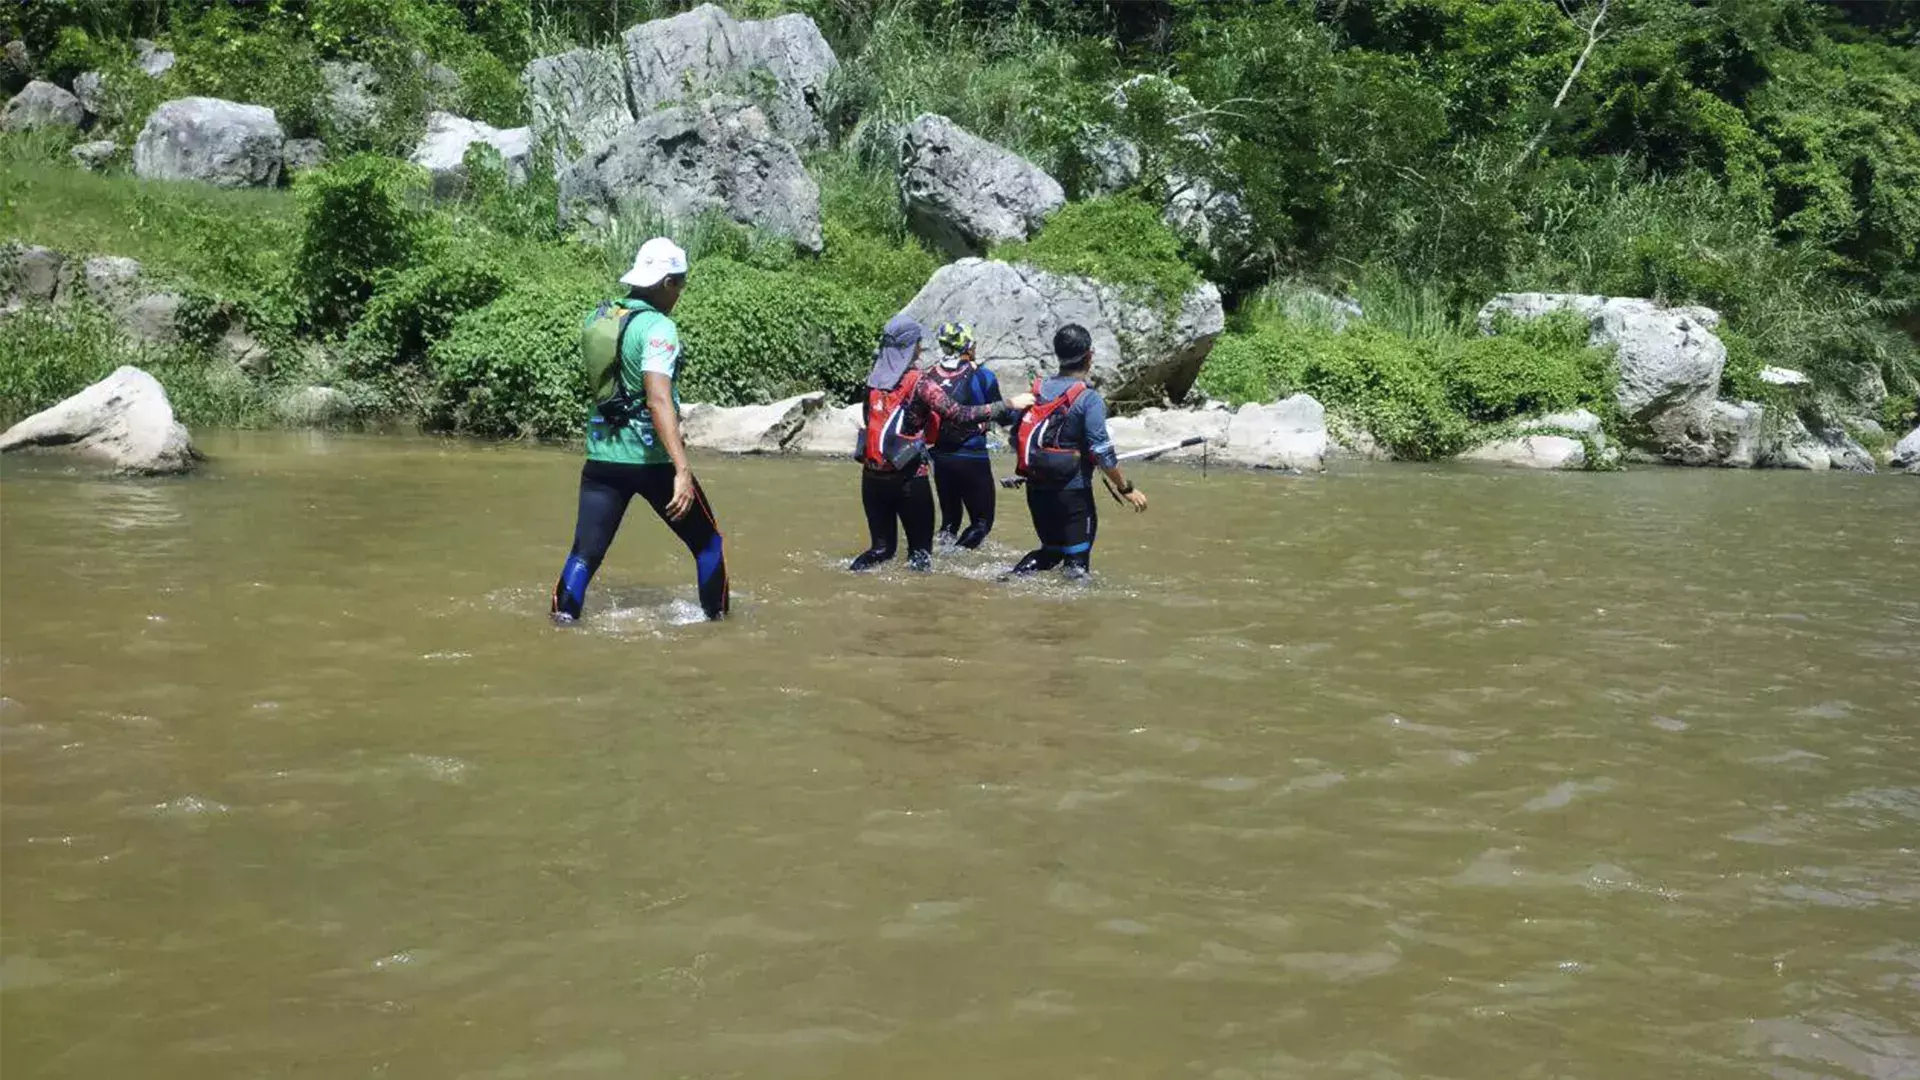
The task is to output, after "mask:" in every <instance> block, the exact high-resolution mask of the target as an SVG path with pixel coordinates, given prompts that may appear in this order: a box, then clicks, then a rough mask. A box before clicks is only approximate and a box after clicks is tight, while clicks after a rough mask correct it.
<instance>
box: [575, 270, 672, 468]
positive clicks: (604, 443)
mask: <svg viewBox="0 0 1920 1080" xmlns="http://www.w3.org/2000/svg"><path fill="white" fill-rule="evenodd" d="M617 303H618V304H619V306H620V307H622V308H625V309H627V310H628V311H631V312H633V313H634V314H633V315H632V317H631V318H630V319H629V320H628V322H627V328H626V332H625V333H624V334H623V335H622V336H621V339H620V374H621V378H622V379H624V380H625V381H626V386H627V389H628V391H629V392H630V393H631V394H632V395H633V396H634V398H635V399H636V400H638V401H645V399H646V393H647V390H646V382H645V380H644V379H643V378H642V376H644V375H647V374H649V373H651V374H655V375H665V376H666V377H667V378H668V380H670V381H671V382H672V384H673V409H674V413H675V415H678V414H679V411H680V329H679V328H678V327H676V326H674V325H673V320H672V319H670V318H668V317H667V316H665V315H663V314H661V313H660V312H658V311H656V310H654V309H653V308H652V307H651V306H649V305H648V304H647V303H646V302H645V301H642V300H620V301H617ZM593 318H594V316H593V315H591V314H589V315H588V316H587V322H588V323H591V322H592V321H593ZM587 460H588V461H607V462H614V463H616V464H622V465H665V464H669V463H671V462H672V461H673V459H672V458H671V457H668V456H667V450H666V447H664V446H661V445H660V437H659V436H658V435H657V434H656V433H655V432H654V430H653V416H652V414H650V413H649V412H647V410H646V409H644V408H642V409H641V410H640V411H639V412H638V413H637V414H636V415H635V416H634V418H633V419H632V420H630V421H628V422H627V423H624V424H609V423H607V421H606V420H605V419H604V418H603V417H601V416H599V415H598V414H597V413H596V414H595V415H593V416H591V417H589V418H588V419H587Z"/></svg>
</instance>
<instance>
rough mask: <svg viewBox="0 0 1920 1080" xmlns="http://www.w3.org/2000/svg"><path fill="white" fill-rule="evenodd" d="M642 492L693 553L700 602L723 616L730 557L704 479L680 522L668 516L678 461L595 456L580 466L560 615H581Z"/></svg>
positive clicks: (557, 594)
mask: <svg viewBox="0 0 1920 1080" xmlns="http://www.w3.org/2000/svg"><path fill="white" fill-rule="evenodd" d="M636 495H638V496H639V497H640V498H642V499H645V500H646V501H647V505H649V506H651V507H653V512H654V513H656V514H658V515H660V520H661V521H665V522H666V523H667V527H668V528H670V529H672V530H673V532H674V535H675V536H678V537H679V538H680V542H681V543H683V544H685V545H687V550H688V551H690V552H692V553H693V562H694V566H695V568H696V569H697V572H698V577H699V581H700V607H701V609H702V610H704V611H705V612H706V613H707V618H709V619H718V618H719V617H721V616H722V615H725V614H726V613H727V606H728V602H729V596H728V591H727V559H726V554H725V552H724V550H723V544H722V540H721V536H720V526H719V523H718V522H716V521H715V520H714V516H713V507H712V505H711V504H709V503H708V502H707V493H706V492H705V491H703V490H701V488H700V482H699V481H698V480H695V481H694V482H693V506H692V507H690V508H689V509H688V510H687V512H686V513H685V514H683V515H681V517H680V520H679V521H670V520H668V519H667V503H669V502H671V501H672V500H673V466H672V465H621V464H615V463H613V462H606V461H589V462H587V464H586V467H584V468H582V469H581V470H580V515H579V517H578V518H577V519H575V522H574V526H573V551H572V552H570V553H569V554H568V555H567V565H566V566H565V567H564V568H563V569H562V570H561V571H560V580H559V582H558V583H556V584H555V585H554V587H553V612H554V614H555V615H566V616H570V617H572V618H575V619H577V618H579V617H580V609H581V608H582V607H583V606H585V604H586V602H587V584H588V583H589V582H591V581H592V580H593V575H594V572H595V571H597V570H599V569H600V561H601V560H602V559H605V558H606V557H607V549H608V548H609V547H611V546H613V534H614V533H616V532H618V531H620V519H621V518H623V517H625V516H626V513H627V504H628V503H629V502H632V501H633V497H634V496H636Z"/></svg>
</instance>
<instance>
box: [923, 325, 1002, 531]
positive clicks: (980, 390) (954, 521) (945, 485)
mask: <svg viewBox="0 0 1920 1080" xmlns="http://www.w3.org/2000/svg"><path fill="white" fill-rule="evenodd" d="M934 339H935V341H937V342H938V343H939V346H940V358H939V360H938V361H936V362H935V363H934V365H933V367H931V368H929V369H928V371H927V378H928V379H930V380H932V381H933V382H934V383H937V384H938V385H939V387H940V389H942V390H945V391H946V392H947V396H948V397H950V398H952V399H953V400H954V401H955V402H957V403H958V404H961V405H990V404H992V403H993V402H996V401H999V400H1001V396H1000V380H999V379H997V378H995V377H994V374H993V372H992V371H989V370H988V369H987V368H985V367H982V366H981V365H980V363H979V361H978V360H977V359H976V358H975V355H974V347H973V328H972V327H969V326H968V325H967V324H965V323H959V322H948V323H942V324H941V325H940V330H939V332H938V333H937V334H936V335H935V338H934ZM987 423H988V422H987V421H985V420H976V421H972V422H963V423H947V422H945V421H941V422H940V423H939V424H938V425H937V427H936V430H935V432H934V440H933V446H932V451H933V454H932V456H933V486H934V490H935V491H936V493H937V494H938V495H939V498H940V532H939V536H940V539H941V540H942V541H944V542H946V543H948V544H952V545H955V546H956V547H963V548H976V547H979V546H980V542H981V541H982V540H985V539H986V538H987V534H988V533H989V532H991V531H993V508H994V489H995V488H996V487H998V486H999V485H998V484H997V483H996V482H995V481H994V478H993V464H992V463H991V462H989V461H988V460H987ZM963 510H964V512H965V515H966V517H967V518H969V519H971V520H970V521H969V522H968V524H967V527H966V530H965V531H964V532H963V531H961V528H960V522H961V514H962V512H963Z"/></svg>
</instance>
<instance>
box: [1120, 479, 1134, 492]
mask: <svg viewBox="0 0 1920 1080" xmlns="http://www.w3.org/2000/svg"><path fill="white" fill-rule="evenodd" d="M1120 494H1122V495H1131V494H1133V481H1131V480H1129V481H1127V482H1126V483H1125V484H1122V485H1121V487H1120Z"/></svg>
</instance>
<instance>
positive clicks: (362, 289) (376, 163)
mask: <svg viewBox="0 0 1920 1080" xmlns="http://www.w3.org/2000/svg"><path fill="white" fill-rule="evenodd" d="M426 188H427V177H426V174H425V172H423V171H422V170H420V169H419V168H418V167H416V166H413V165H410V164H407V163H405V162H400V161H393V160H390V159H387V158H381V157H376V156H374V155H371V154H357V155H354V156H352V157H348V158H343V159H341V160H340V161H338V162H335V163H333V164H331V165H328V166H327V167H326V168H323V169H317V170H315V171H313V172H310V173H307V174H306V175H305V176H302V177H301V178H300V181H299V183H298V185H297V186H296V188H295V194H296V196H297V198H298V201H299V207H300V247H299V255H298V265H299V270H300V276H301V278H302V279H303V282H304V285H305V287H306V289H307V290H308V293H309V295H310V296H311V298H312V304H313V318H314V321H315V323H316V324H317V325H319V326H321V327H323V328H327V329H338V328H342V327H344V326H345V325H346V324H347V323H348V322H350V321H351V320H352V319H353V318H354V316H356V315H357V314H358V313H359V311H360V309H361V307H362V306H364V305H365V304H366V302H367V300H368V299H369V298H370V297H371V296H372V295H373V291H374V284H375V282H376V281H378V280H379V277H380V275H381V274H382V273H384V272H386V271H390V270H395V269H398V268H400V267H402V266H404V265H405V264H406V263H407V261H408V260H409V259H410V258H411V257H412V255H413V250H414V246H415V244H416V243H417V242H418V240H419V234H420V233H421V232H422V230H423V229H424V226H425V218H426V214H425V209H424V205H423V202H424V199H425V197H426Z"/></svg>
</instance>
